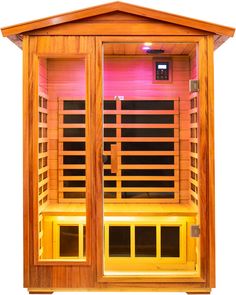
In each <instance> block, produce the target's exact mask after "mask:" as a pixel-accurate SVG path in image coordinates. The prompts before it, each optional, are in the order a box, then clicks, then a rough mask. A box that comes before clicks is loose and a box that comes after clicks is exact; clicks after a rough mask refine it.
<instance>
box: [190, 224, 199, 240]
mask: <svg viewBox="0 0 236 295" xmlns="http://www.w3.org/2000/svg"><path fill="white" fill-rule="evenodd" d="M191 237H192V238H199V237H200V226H199V225H196V224H193V225H191Z"/></svg>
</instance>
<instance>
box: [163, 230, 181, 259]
mask: <svg viewBox="0 0 236 295" xmlns="http://www.w3.org/2000/svg"><path fill="white" fill-rule="evenodd" d="M179 242H180V239H179V226H162V227H161V257H179V256H180V245H179Z"/></svg>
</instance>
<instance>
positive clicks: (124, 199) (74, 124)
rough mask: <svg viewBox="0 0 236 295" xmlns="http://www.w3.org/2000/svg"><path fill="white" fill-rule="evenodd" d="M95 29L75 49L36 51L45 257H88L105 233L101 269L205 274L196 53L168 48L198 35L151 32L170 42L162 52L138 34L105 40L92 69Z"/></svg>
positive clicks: (99, 246) (40, 203) (40, 227)
mask: <svg viewBox="0 0 236 295" xmlns="http://www.w3.org/2000/svg"><path fill="white" fill-rule="evenodd" d="M89 40H90V41H89V42H91V44H90V45H91V46H89V43H88V40H87V39H86V38H85V39H84V47H83V46H81V50H82V51H81V53H80V54H79V55H77V56H74V57H70V58H65V57H63V58H60V57H48V58H40V59H39V77H38V81H39V85H38V92H39V95H38V105H37V118H38V126H37V132H36V134H37V138H36V142H37V147H36V148H35V149H36V150H37V151H38V159H37V163H36V164H35V166H36V167H37V172H38V174H37V175H38V176H37V177H38V179H37V183H38V191H37V192H36V194H37V196H38V199H37V206H38V220H37V224H38V233H37V235H38V236H37V238H36V239H35V240H36V241H37V245H38V247H37V248H38V260H39V261H41V262H45V261H47V262H48V261H58V262H60V261H63V263H69V264H70V263H71V262H73V263H80V264H87V265H89V264H90V263H91V253H92V251H94V245H97V248H96V251H98V250H99V249H100V250H101V251H102V253H97V256H98V257H99V258H98V261H100V262H98V263H100V264H99V265H100V266H99V267H100V271H101V272H102V275H107V276H109V275H112V276H114V275H118V276H124V275H125V276H133V275H136V274H137V275H141V276H145V275H150V274H151V275H155V276H159V275H165V274H167V275H168V274H173V273H175V274H178V275H186V272H187V274H188V275H190V276H191V275H196V270H199V257H200V256H199V251H198V248H199V242H198V241H197V240H196V239H194V238H192V237H191V226H192V225H193V224H195V223H197V222H198V218H199V217H198V210H199V209H198V207H197V205H196V202H195V204H193V202H192V200H191V194H190V193H189V189H190V187H189V185H190V183H189V171H190V169H191V161H190V153H189V147H190V143H191V142H190V134H192V133H191V132H190V125H189V123H190V118H192V117H191V116H190V107H191V103H189V101H190V99H189V97H188V95H189V94H188V85H187V83H186V81H187V79H188V78H189V76H188V75H189V72H190V71H191V69H190V68H189V58H190V57H189V55H188V52H187V55H186V54H185V55H183V56H177V57H176V54H171V52H175V51H176V52H177V49H178V50H179V52H182V51H183V50H184V49H183V48H186V50H187V49H188V50H189V54H190V52H192V51H193V50H194V45H192V44H185V45H183V46H182V47H181V45H179V44H172V46H170V44H161V43H156V44H153V45H152V46H154V47H155V48H159V47H163V48H165V50H169V52H170V54H169V55H168V56H167V57H166V56H164V57H163V56H161V57H158V58H157V57H156V56H153V55H148V54H146V52H145V51H144V49H143V43H141V42H139V43H138V42H137V43H121V42H120V43H109V42H107V43H103V44H102V45H101V48H102V50H101V51H100V55H99V54H98V55H97V58H98V59H99V61H100V62H99V63H100V64H99V65H100V67H97V68H98V69H99V70H98V69H97V70H96V71H95V50H94V49H92V48H94V43H93V42H94V38H92V37H91V38H90V39H89ZM81 42H82V41H81ZM92 45H93V46H92ZM86 46H87V47H86ZM90 51H91V52H90ZM96 62H97V63H98V61H96ZM101 80H102V81H103V82H102V83H101V85H102V87H101V88H102V90H101V88H98V89H99V90H98V92H96V91H97V89H96V91H95V83H94V81H101ZM96 86H97V84H96ZM99 91H100V92H99ZM100 94H102V95H101V96H102V97H99V96H100ZM194 106H195V105H194ZM194 110H195V111H196V112H197V107H195V108H194ZM191 115H192V113H191ZM194 118H196V120H195V122H194V126H195V127H194V128H195V129H196V130H197V113H196V114H195V117H194ZM181 120H183V121H184V124H185V125H184V124H183V123H182V121H181ZM181 124H182V125H181ZM181 126H182V127H181ZM181 128H182V129H181ZM194 134H195V135H196V134H197V131H196V132H195V133H194ZM194 144H195V147H196V145H197V138H196V137H195V138H194ZM195 154H197V149H196V148H195V149H194V151H193V152H192V153H191V156H192V157H194V155H195ZM101 158H102V160H103V163H102V165H100V164H101V161H100V160H101ZM195 158H196V161H197V156H196V155H195ZM194 163H195V162H194ZM98 164H99V165H98ZM195 164H196V163H195ZM193 172H194V173H195V174H196V175H197V173H198V168H197V164H196V165H195V166H194V171H191V173H193ZM191 175H192V174H191ZM194 185H195V186H196V187H197V185H198V182H197V178H196V177H195V180H194ZM35 187H36V186H35ZM195 196H196V198H197V196H198V191H197V189H196V190H195ZM93 206H96V210H97V211H96V212H97V215H96V220H95V222H94V223H93V222H92V221H94V215H92V214H94V212H95V211H94V208H93ZM93 231H94V232H96V233H97V235H96V236H95V235H93ZM95 237H96V239H97V241H96V240H95ZM187 245H188V246H187ZM99 259H100V260H99Z"/></svg>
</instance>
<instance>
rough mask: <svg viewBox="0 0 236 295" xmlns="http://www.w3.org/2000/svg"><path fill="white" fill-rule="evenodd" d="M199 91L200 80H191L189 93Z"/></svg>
mask: <svg viewBox="0 0 236 295" xmlns="http://www.w3.org/2000/svg"><path fill="white" fill-rule="evenodd" d="M198 91H199V80H189V92H198Z"/></svg>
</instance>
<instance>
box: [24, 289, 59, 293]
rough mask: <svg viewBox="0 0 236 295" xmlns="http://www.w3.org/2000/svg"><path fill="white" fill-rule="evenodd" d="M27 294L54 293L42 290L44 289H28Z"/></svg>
mask: <svg viewBox="0 0 236 295" xmlns="http://www.w3.org/2000/svg"><path fill="white" fill-rule="evenodd" d="M28 292H29V294H52V293H53V292H54V291H52V290H44V289H42V290H41V289H37V290H36V289H28Z"/></svg>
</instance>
